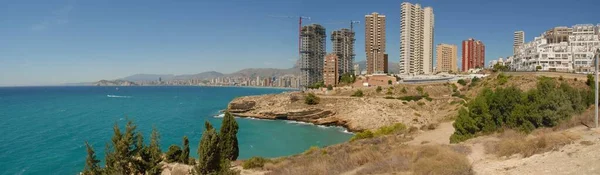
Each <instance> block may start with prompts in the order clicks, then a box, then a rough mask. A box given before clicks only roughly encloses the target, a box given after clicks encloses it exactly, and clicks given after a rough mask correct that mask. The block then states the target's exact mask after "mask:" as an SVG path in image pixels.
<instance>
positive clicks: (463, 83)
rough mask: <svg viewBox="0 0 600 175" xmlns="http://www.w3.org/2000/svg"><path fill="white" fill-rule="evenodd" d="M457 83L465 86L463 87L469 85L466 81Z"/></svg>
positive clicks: (461, 80)
mask: <svg viewBox="0 0 600 175" xmlns="http://www.w3.org/2000/svg"><path fill="white" fill-rule="evenodd" d="M457 83H458V84H460V85H463V86H466V85H467V81H465V80H463V79H460V80H458V81H457Z"/></svg>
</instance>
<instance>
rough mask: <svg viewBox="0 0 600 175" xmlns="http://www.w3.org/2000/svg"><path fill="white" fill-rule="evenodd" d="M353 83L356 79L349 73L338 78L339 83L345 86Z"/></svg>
mask: <svg viewBox="0 0 600 175" xmlns="http://www.w3.org/2000/svg"><path fill="white" fill-rule="evenodd" d="M354 81H356V77H355V76H354V75H352V74H350V73H344V74H342V76H341V78H340V82H342V83H346V84H352V83H354Z"/></svg>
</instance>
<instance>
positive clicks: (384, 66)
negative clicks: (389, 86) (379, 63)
mask: <svg viewBox="0 0 600 175" xmlns="http://www.w3.org/2000/svg"><path fill="white" fill-rule="evenodd" d="M383 73H390V72H389V70H388V54H387V53H384V54H383Z"/></svg>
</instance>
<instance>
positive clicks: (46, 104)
mask: <svg viewBox="0 0 600 175" xmlns="http://www.w3.org/2000/svg"><path fill="white" fill-rule="evenodd" d="M284 91H287V90H283V89H265V88H236V87H118V88H117V87H3V88H0V172H1V173H0V174H77V173H78V172H80V171H81V170H83V167H84V164H85V157H86V149H85V146H84V142H86V141H87V142H89V143H90V144H91V145H92V146H93V148H94V149H95V151H96V156H97V158H98V159H100V160H102V161H104V147H105V145H106V143H108V142H109V141H110V138H111V136H112V134H113V129H112V128H113V125H114V124H115V123H116V124H118V125H119V126H121V128H123V126H124V125H125V123H126V122H127V120H128V119H129V120H132V121H133V122H134V123H135V124H136V125H137V129H138V131H140V132H142V133H143V134H144V138H145V141H146V142H148V141H149V138H150V132H151V130H152V128H153V127H155V128H157V129H158V131H159V133H160V145H161V148H162V150H163V151H166V150H167V148H168V147H169V146H170V145H172V144H176V145H179V146H181V145H182V137H183V136H188V137H189V139H190V150H191V153H190V155H191V156H192V157H196V158H197V157H198V155H197V148H198V143H199V141H200V138H201V136H202V131H203V130H204V121H209V122H211V123H213V125H214V126H215V127H216V128H219V127H220V125H221V120H222V118H221V117H218V116H219V115H220V114H219V111H220V110H223V109H225V108H226V107H227V104H228V103H229V102H230V101H231V100H232V99H234V98H235V97H240V96H247V95H260V94H273V93H282V92H284ZM236 120H237V122H238V123H239V128H240V129H239V133H238V140H239V148H240V157H239V158H240V159H247V158H250V157H252V156H263V157H279V156H287V155H292V154H297V153H301V152H303V151H305V150H306V149H308V148H310V147H311V146H319V147H323V146H327V145H332V144H336V143H340V142H344V141H346V140H348V139H349V138H350V137H351V136H352V135H351V134H348V133H346V132H344V129H343V128H336V127H318V126H314V125H310V124H306V123H298V122H290V121H273V120H258V119H245V118H237V119H236ZM122 132H124V129H122Z"/></svg>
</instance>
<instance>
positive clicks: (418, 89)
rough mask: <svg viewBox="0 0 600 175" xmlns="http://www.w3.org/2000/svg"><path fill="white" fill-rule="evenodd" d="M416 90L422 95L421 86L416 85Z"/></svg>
mask: <svg viewBox="0 0 600 175" xmlns="http://www.w3.org/2000/svg"><path fill="white" fill-rule="evenodd" d="M417 92H419V94H421V95H423V87H421V86H417Z"/></svg>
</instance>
